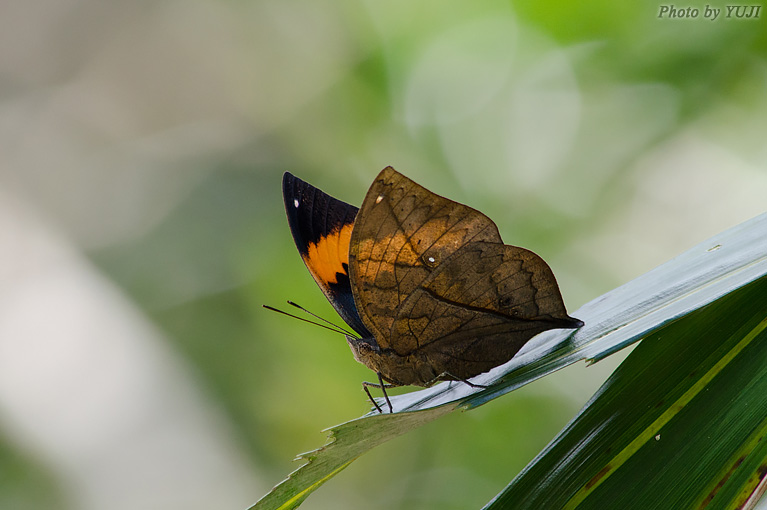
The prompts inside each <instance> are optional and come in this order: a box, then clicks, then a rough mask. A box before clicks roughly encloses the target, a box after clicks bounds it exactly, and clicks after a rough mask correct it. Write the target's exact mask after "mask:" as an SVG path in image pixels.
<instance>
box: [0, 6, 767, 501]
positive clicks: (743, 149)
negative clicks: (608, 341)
mask: <svg viewBox="0 0 767 510" xmlns="http://www.w3.org/2000/svg"><path fill="white" fill-rule="evenodd" d="M706 4H707V3H701V4H700V5H692V4H690V5H692V6H693V7H698V8H699V9H701V11H700V13H699V15H698V17H697V18H695V19H668V18H663V19H659V17H658V13H659V8H660V6H661V5H662V3H652V2H622V3H621V2H618V3H616V2H609V1H606V0H601V1H589V2H585V3H583V2H581V3H571V2H563V1H558V2H546V3H541V2H532V1H519V2H501V1H483V2H470V3H467V2H460V1H453V0H448V1H442V2H405V1H402V0H393V1H387V2H381V1H362V2H352V1H332V2H331V1H324V0H312V1H309V0H296V1H291V0H288V1H278V0H272V1H269V0H257V1H252V2H243V1H214V0H191V1H184V2H181V1H178V0H177V1H163V2H159V1H152V0H149V1H142V2H117V1H114V0H112V1H104V0H101V1H94V0H57V1H51V0H41V1H37V2H25V1H22V0H9V1H5V2H3V3H2V4H1V5H0V133H1V135H0V261H2V263H0V303H2V305H0V508H13V509H23V510H31V509H42V508H50V507H52V506H55V507H56V508H61V509H87V510H90V509H94V510H95V509H98V510H101V509H104V508H110V509H111V510H115V509H123V508H124V509H135V508H153V509H154V508H156V509H181V508H183V509H185V510H189V509H197V508H199V509H207V508H245V507H247V506H248V505H249V504H251V503H253V502H254V501H255V500H256V499H258V498H259V497H261V496H262V495H263V494H264V493H266V492H267V491H268V490H269V488H270V487H272V486H273V485H274V484H276V483H278V482H279V481H280V480H282V479H283V478H284V477H285V476H286V475H287V474H288V473H289V472H290V471H292V470H294V469H295V468H297V467H298V465H297V464H296V463H295V462H292V460H291V459H292V458H293V457H294V456H295V455H296V454H298V453H300V452H304V451H307V450H311V449H314V448H317V447H319V446H321V445H322V444H323V443H324V440H325V435H324V433H322V432H320V431H321V429H323V428H325V427H328V426H331V425H334V424H337V423H340V422H343V421H346V420H349V419H352V418H355V417H357V416H359V415H361V414H363V413H364V412H366V411H367V410H368V408H369V405H368V403H367V402H366V397H365V395H364V393H363V392H362V389H361V385H360V383H361V381H363V380H372V377H373V374H372V373H371V372H370V371H368V370H367V369H366V368H365V367H363V366H362V365H359V364H357V363H355V362H354V360H353V358H352V355H351V352H350V351H349V348H348V347H347V345H346V343H345V341H344V340H343V339H342V338H341V337H340V336H338V335H335V334H333V333H331V332H329V331H325V330H322V329H320V328H315V327H311V326H309V325H306V324H304V323H300V322H298V321H293V320H290V319H287V318H285V317H282V316H279V315H277V314H274V313H270V312H268V311H266V310H264V309H262V308H261V305H262V304H270V305H275V306H281V305H282V303H284V301H285V300H287V299H291V300H294V301H297V302H298V303H300V304H302V305H303V306H305V307H307V308H309V309H310V310H313V311H315V312H316V313H318V314H320V315H322V316H325V317H328V318H331V319H333V320H336V316H335V314H334V312H333V310H332V308H331V307H330V306H329V304H328V303H327V302H326V301H325V299H324V297H323V296H322V294H321V292H320V291H319V290H318V289H317V287H316V285H315V284H314V282H313V281H312V279H311V277H310V276H309V274H308V272H307V271H306V269H305V268H304V266H303V264H302V262H301V260H300V258H299V256H298V254H297V252H296V250H295V247H294V245H293V241H292V238H291V236H290V232H289V230H288V227H287V223H286V220H285V215H284V211H283V206H282V197H281V192H280V179H281V175H282V173H283V172H284V171H286V170H289V171H291V172H292V173H294V174H296V175H297V176H299V177H301V178H302V179H305V180H307V181H309V182H310V183H312V184H314V185H316V186H318V187H320V188H321V189H323V190H324V191H326V192H328V193H330V194H331V195H334V196H336V197H338V198H340V199H342V200H345V201H347V202H350V203H353V204H357V205H359V203H360V202H361V201H362V198H363V196H364V194H365V191H366V190H367V187H368V186H369V184H370V183H371V182H372V179H373V178H374V177H375V175H376V174H377V173H378V171H380V170H381V169H382V168H383V167H385V166H387V165H393V166H394V167H395V168H396V169H397V170H399V171H400V172H403V173H404V174H405V175H407V176H408V177H411V178H412V179H414V180H416V181H417V182H419V183H420V184H423V185H424V186H426V187H427V188H429V189H431V190H433V191H435V192H437V193H439V194H442V195H445V196H448V197H450V198H452V199H455V200H458V201H460V202H463V203H466V204H468V205H471V206H473V207H475V208H478V209H480V210H482V211H483V212H484V213H486V214H487V215H488V216H490V217H491V218H492V219H493V220H495V221H496V223H497V224H498V226H499V229H500V231H501V234H502V236H503V238H504V240H505V241H506V242H507V243H510V244H515V245H520V246H524V247H526V248H529V249H532V250H534V251H536V252H537V253H538V254H540V255H541V256H543V257H544V258H545V259H546V260H547V261H548V262H549V264H550V265H551V266H552V269H553V270H554V272H555V274H556V275H557V278H558V280H559V283H560V287H561V289H562V293H563V296H564V298H565V302H566V304H567V306H568V310H569V311H570V312H573V311H575V310H576V309H577V308H578V307H579V306H580V305H581V304H583V303H585V302H586V301H588V300H590V299H592V298H595V297H597V296H599V295H600V294H602V293H603V292H606V291H607V290H610V289H611V288H613V287H615V286H617V285H619V284H621V283H624V282H626V281H628V280H630V279H631V278H633V277H635V276H638V275H639V274H642V273H643V272H645V271H647V270H649V269H651V268H653V267H654V266H656V265H658V264H660V263H662V262H664V261H666V260H668V259H669V258H671V257H673V256H675V255H676V254H678V253H680V252H681V251H683V250H684V249H686V248H688V247H690V246H691V245H693V244H695V243H697V242H699V241H702V240H704V239H705V238H707V237H709V236H711V235H713V234H716V233H717V232H719V231H721V230H724V229H725V228H728V227H730V226H733V225H735V224H737V223H739V222H741V221H744V220H746V219H748V218H750V217H752V216H755V215H756V214H759V213H761V212H763V211H764V210H765V204H766V203H767V200H765V197H767V143H765V141H766V140H767V136H765V135H767V120H765V119H767V29H766V28H767V27H766V25H765V20H764V18H765V16H767V13H765V12H761V16H760V18H759V19H726V18H725V16H726V10H724V9H723V11H722V13H720V15H719V17H718V18H717V19H716V20H710V19H704V8H705V6H706ZM709 5H714V6H716V7H718V8H723V7H724V5H725V4H723V3H721V4H716V3H715V4H709ZM763 10H764V9H762V11H763ZM576 315H577V314H576ZM624 355H625V354H624V353H622V354H618V355H616V356H613V357H612V358H610V359H608V360H606V361H604V362H601V363H598V364H597V365H594V366H592V367H585V366H583V365H582V364H579V365H576V366H573V367H570V368H569V369H567V370H564V371H562V372H560V373H558V374H555V375H554V376H551V377H547V378H544V379H543V380H540V381H538V382H536V383H534V384H531V385H529V386H527V387H525V388H523V389H521V390H519V391H516V392H514V393H512V394H510V395H507V396H505V397H503V398H502V399H499V400H496V401H494V402H492V403H490V404H488V405H486V406H484V407H482V408H479V409H477V410H475V411H472V412H470V413H457V414H455V415H451V416H448V417H446V418H444V419H441V420H438V421H437V422H435V423H432V424H429V425H427V426H425V427H424V428H422V429H420V430H417V431H415V432H414V433H411V434H409V435H407V436H405V437H402V438H399V439H397V440H395V441H392V442H391V443H387V444H386V445H384V446H382V447H380V448H378V449H377V450H375V451H373V452H372V453H371V454H369V455H367V456H365V457H363V458H361V459H359V460H358V461H357V462H355V463H354V464H353V465H352V466H351V467H350V468H348V469H347V470H346V471H344V472H343V473H342V474H341V475H339V476H338V477H337V478H335V479H334V480H333V481H332V482H331V483H329V484H327V485H326V486H325V487H323V488H322V489H320V490H319V491H318V492H317V493H316V494H314V495H313V496H312V497H311V498H310V499H309V500H308V501H307V502H306V504H305V505H304V507H305V508H314V509H325V508H328V509H330V508H333V509H344V508H348V509H356V508H369V509H378V508H381V509H383V508H387V509H389V508H402V509H411V508H441V509H444V508H479V507H481V506H482V505H483V504H484V503H486V502H487V501H488V500H489V499H490V498H492V497H493V496H494V495H495V494H496V493H497V492H498V491H500V490H501V489H502V488H503V487H504V486H505V484H506V483H507V482H508V481H509V480H511V478H513V477H514V476H515V475H516V474H517V473H518V472H519V470H520V469H522V467H524V465H525V464H526V463H527V462H528V461H530V460H531V459H532V458H533V457H534V456H535V454H536V453H537V452H538V451H539V450H540V449H541V448H543V447H544V446H545V445H546V444H547V442H548V441H549V440H550V439H551V438H552V437H553V436H554V435H555V434H556V432H557V431H558V430H559V429H560V428H561V427H562V426H563V425H564V424H565V423H567V422H568V421H569V420H570V419H571V418H572V417H573V415H574V414H575V412H576V411H577V410H578V409H579V408H580V406H581V405H582V404H583V403H584V402H585V401H586V400H587V399H588V398H589V396H590V395H591V394H592V393H593V391H594V390H595V389H596V388H597V387H598V386H599V385H600V384H601V382H602V381H603V380H604V379H605V378H606V376H607V375H608V374H609V373H610V372H611V371H612V369H613V368H614V367H615V366H616V365H617V363H618V362H619V361H620V359H622V357H623V356H624Z"/></svg>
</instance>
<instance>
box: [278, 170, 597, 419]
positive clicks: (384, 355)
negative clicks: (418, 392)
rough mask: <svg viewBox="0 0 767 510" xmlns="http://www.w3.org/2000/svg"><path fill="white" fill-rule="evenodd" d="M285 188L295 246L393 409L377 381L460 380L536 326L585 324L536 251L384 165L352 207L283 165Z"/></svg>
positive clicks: (493, 361) (491, 363) (502, 356)
mask: <svg viewBox="0 0 767 510" xmlns="http://www.w3.org/2000/svg"><path fill="white" fill-rule="evenodd" d="M282 193H283V197H284V199H285V209H286V211H287V216H288V224H289V225H290V231H291V232H292V234H293V239H294V240H295V243H296V246H297V247H298V251H299V253H300V254H301V258H302V259H303V261H304V263H305V264H306V267H307V268H308V269H309V272H310V273H311V274H312V276H313V277H314V279H315V280H316V282H317V284H318V285H319V286H320V289H322V291H323V292H324V294H325V296H326V297H327V298H328V300H329V301H330V303H331V304H332V305H333V307H334V308H335V309H336V310H337V311H338V314H339V315H340V316H341V318H343V320H344V321H345V322H346V323H347V324H348V325H349V327H351V329H353V330H354V332H355V333H356V336H353V335H348V334H347V335H346V339H347V342H348V343H349V346H350V347H351V349H352V352H353V353H354V357H355V359H356V360H357V361H359V362H360V363H363V364H364V365H366V366H367V367H368V368H370V369H371V370H373V371H374V372H376V374H377V375H378V380H379V384H372V383H363V384H364V385H365V391H368V390H367V386H374V387H380V388H382V389H383V391H384V396H385V397H386V401H387V403H388V405H389V410H390V411H391V410H392V408H391V402H390V401H389V398H388V396H387V395H386V390H385V386H386V384H385V383H388V384H389V385H394V386H402V385H417V386H430V385H431V384H433V383H434V382H436V381H439V380H459V381H464V382H467V383H468V381H467V380H468V379H469V378H471V377H474V376H475V375H478V374H481V373H482V372H486V371H488V370H490V369H491V368H493V367H496V366H498V365H501V364H503V363H505V362H507V361H509V360H510V359H511V358H512V357H513V356H514V355H515V354H516V353H517V352H518V351H519V350H520V349H521V348H522V346H523V345H524V344H525V343H526V342H527V341H528V340H530V339H531V338H532V337H534V336H535V335H537V334H538V333H541V332H542V331H546V330H548V329H555V328H578V327H581V326H583V322H581V321H580V320H578V319H575V318H573V317H570V316H568V315H567V311H566V310H565V305H564V303H563V301H562V296H561V294H560V292H559V287H558V286H557V282H556V279H555V278H554V274H553V273H552V272H551V269H550V268H549V266H548V265H547V264H546V262H544V261H543V259H541V258H540V257H539V256H538V255H536V254H535V253H533V252H531V251H529V250H526V249H524V248H518V247H516V246H509V245H506V244H503V241H502V240H501V236H500V234H499V232H498V228H497V227H496V225H495V223H493V222H492V220H490V218H488V217H487V216H485V215H484V214H482V213H481V212H479V211H477V210H475V209H472V208H471V207H468V206H466V205H463V204H459V203H458V202H454V201H452V200H448V199H447V198H444V197H441V196H439V195H436V194H435V193H432V192H431V191H429V190H427V189H426V188H424V187H422V186H419V185H418V184H416V183H415V182H413V181H411V180H410V179H408V178H407V177H405V176H404V175H402V174H400V173H398V172H397V171H395V170H394V169H393V168H391V167H387V168H385V169H384V170H383V171H381V173H380V174H378V177H376V179H375V181H373V184H372V185H371V186H370V189H369V190H368V192H367V195H366V196H365V199H364V200H363V201H362V207H361V208H360V209H359V210H358V209H357V208H356V207H354V206H353V205H350V204H347V203H345V202H342V201H340V200H338V199H335V198H333V197H331V196H330V195H327V194H326V193H324V192H322V191H320V190H319V189H317V188H315V187H314V186H312V185H310V184H308V183H306V182H304V181H302V180H301V179H298V178H297V177H294V176H293V175H291V174H290V173H285V175H284V177H283V180H282ZM469 384H471V383H469ZM368 396H370V393H369V392H368ZM371 401H373V403H374V404H375V401H374V400H373V399H372V398H371ZM375 405H376V407H377V408H378V410H379V411H380V410H381V409H380V407H378V405H377V404H375Z"/></svg>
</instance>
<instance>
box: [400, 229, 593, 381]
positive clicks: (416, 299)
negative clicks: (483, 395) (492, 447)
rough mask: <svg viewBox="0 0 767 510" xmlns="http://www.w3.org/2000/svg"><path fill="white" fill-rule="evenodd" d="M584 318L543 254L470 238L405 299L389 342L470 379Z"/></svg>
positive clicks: (405, 352)
mask: <svg viewBox="0 0 767 510" xmlns="http://www.w3.org/2000/svg"><path fill="white" fill-rule="evenodd" d="M582 324H583V323H582V322H581V321H579V320H578V319H573V318H572V317H569V316H568V315H567V312H566V310H565V306H564V303H563V301H562V296H561V295H560V293H559V287H558V286H557V282H556V279H555V278H554V275H553V273H552V272H551V269H550V268H549V266H548V265H547V264H546V262H544V261H543V259H541V258H540V257H539V256H538V255H536V254H535V253H533V252H531V251H528V250H525V249H523V248H518V247H516V246H508V245H504V244H501V243H487V242H470V243H468V244H467V245H465V246H464V247H462V248H461V249H460V250H459V251H458V252H457V253H456V254H455V255H454V256H453V257H451V258H450V259H449V260H447V261H446V262H445V263H444V264H443V265H442V266H440V267H439V268H438V269H437V270H436V271H434V272H433V273H432V274H431V276H430V277H429V278H427V279H426V280H425V281H424V282H423V283H422V285H421V286H419V288H418V289H416V290H415V291H414V292H412V293H411V294H410V296H409V297H408V298H407V299H406V300H405V301H404V303H403V304H402V306H401V307H400V309H399V310H398V314H397V318H396V320H395V322H394V327H393V328H392V330H391V340H390V341H391V344H392V348H393V349H394V350H395V351H396V352H397V354H399V355H400V356H403V357H406V356H410V355H411V354H414V353H417V354H418V357H419V358H422V359H428V360H429V363H430V364H431V366H432V370H433V372H434V374H435V376H436V375H440V374H442V373H443V372H448V373H450V374H452V375H454V376H457V377H459V378H462V379H467V378H470V377H473V376H475V375H477V374H480V373H482V372H486V371H487V370H489V369H491V368H493V367H495V366H498V365H500V364H503V363H505V362H507V361H508V360H510V359H511V358H512V357H513V356H514V355H515V354H516V353H517V351H519V349H521V348H522V346H523V345H524V344H525V343H526V342H527V341H528V340H530V339H531V338H532V337H533V336H535V335H537V334H538V333H540V332H542V331H546V330H548V329H554V328H575V327H579V326H581V325H582ZM420 382H421V383H422V384H426V383H428V382H429V381H420ZM416 384H418V383H416Z"/></svg>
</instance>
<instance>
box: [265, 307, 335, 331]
mask: <svg viewBox="0 0 767 510" xmlns="http://www.w3.org/2000/svg"><path fill="white" fill-rule="evenodd" d="M261 306H263V307H264V308H266V309H267V310H271V311H273V312H277V313H281V314H282V315H287V316H288V317H293V318H294V319H298V320H300V321H303V322H308V323H309V324H314V325H315V326H319V327H321V328H325V329H329V330H330V331H332V332H333V333H340V334H342V335H346V334H348V333H347V332H346V331H344V330H343V329H341V328H339V327H337V326H336V328H331V327H330V326H326V325H324V324H320V323H319V322H314V321H310V320H309V319H304V318H303V317H299V316H297V315H293V314H292V313H288V312H284V311H282V310H280V309H279V308H274V307H273V306H269V305H261ZM325 322H327V321H325ZM330 324H332V325H334V326H335V324H333V323H332V322H331V323H330Z"/></svg>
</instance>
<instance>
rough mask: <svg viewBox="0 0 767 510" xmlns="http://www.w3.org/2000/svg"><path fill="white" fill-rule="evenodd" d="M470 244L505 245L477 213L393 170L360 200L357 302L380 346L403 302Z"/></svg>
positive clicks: (354, 255) (354, 269)
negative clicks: (451, 257)
mask: <svg viewBox="0 0 767 510" xmlns="http://www.w3.org/2000/svg"><path fill="white" fill-rule="evenodd" d="M472 241H489V242H498V243H500V242H501V236H500V234H499V233H498V228H497V227H496V226H495V224H494V223H493V222H492V220H490V218H488V217H487V216H485V215H484V214H482V213H480V212H479V211H477V210H475V209H472V208H471V207H468V206H465V205H463V204H459V203H458V202H454V201H452V200H448V199H447V198H444V197H441V196H439V195H436V194H435V193H432V192H430V191H429V190H427V189H426V188H424V187H422V186H420V185H418V184H416V183H415V182H413V181H411V180H410V179H408V178H407V177H405V176H404V175H402V174H400V173H398V172H397V171H396V170H394V169H393V168H391V167H387V168H385V169H384V170H382V171H381V173H380V174H378V177H376V179H375V181H374V182H373V184H372V185H371V186H370V189H369V190H368V192H367V195H366V196H365V199H364V201H363V202H362V208H361V209H360V212H359V213H358V215H357V220H356V224H355V225H354V229H353V231H352V237H351V246H350V250H349V260H350V266H349V270H350V277H351V281H352V292H353V293H354V300H355V302H356V304H357V307H358V309H359V312H360V317H361V319H362V322H363V323H364V324H365V326H366V327H367V328H368V330H370V331H371V332H372V333H373V334H374V336H375V337H376V340H377V342H378V345H379V346H380V347H381V348H384V349H386V348H392V347H394V346H392V345H391V343H390V337H391V330H392V327H393V325H394V321H395V319H396V317H397V314H398V310H399V307H400V306H401V305H402V303H403V301H404V300H405V299H406V298H407V297H408V296H409V295H410V294H411V293H412V292H413V291H415V290H416V289H417V288H418V287H419V286H420V285H421V284H422V283H423V282H424V280H426V278H428V277H429V275H430V274H431V273H432V271H433V270H434V269H435V268H437V267H439V265H440V264H442V263H443V262H444V261H445V260H447V259H448V258H449V257H450V256H451V255H452V254H453V253H455V252H456V250H458V249H459V248H460V247H461V246H464V245H466V243H469V242H472Z"/></svg>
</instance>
